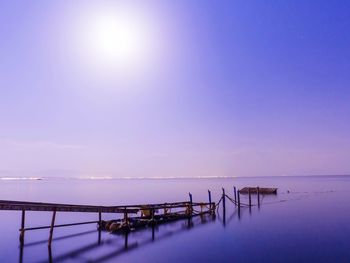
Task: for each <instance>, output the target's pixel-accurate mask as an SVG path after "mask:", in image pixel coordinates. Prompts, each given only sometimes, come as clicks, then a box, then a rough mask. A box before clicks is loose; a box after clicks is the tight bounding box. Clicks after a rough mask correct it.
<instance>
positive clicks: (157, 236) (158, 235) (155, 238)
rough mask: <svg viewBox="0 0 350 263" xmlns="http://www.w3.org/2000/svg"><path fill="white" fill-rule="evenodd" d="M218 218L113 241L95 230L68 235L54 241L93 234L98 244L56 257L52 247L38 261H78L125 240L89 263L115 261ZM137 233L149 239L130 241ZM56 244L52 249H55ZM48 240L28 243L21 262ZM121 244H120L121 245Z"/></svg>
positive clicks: (157, 228)
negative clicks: (27, 249)
mask: <svg viewBox="0 0 350 263" xmlns="http://www.w3.org/2000/svg"><path fill="white" fill-rule="evenodd" d="M215 219H216V216H215V215H209V214H205V215H202V216H197V217H193V218H189V219H187V220H186V219H185V220H179V221H176V222H171V223H167V224H162V225H155V226H153V227H150V228H147V229H142V230H137V231H134V232H130V233H123V234H113V236H114V237H113V238H112V239H108V240H102V239H101V231H99V230H93V231H85V232H81V233H77V234H72V235H66V236H62V237H58V238H54V239H53V241H54V242H55V241H58V240H65V239H70V238H73V237H78V236H84V235H88V234H92V233H96V234H97V242H93V243H90V244H88V245H84V246H82V247H79V248H77V249H74V250H71V251H68V252H66V253H63V254H61V255H54V254H53V251H52V248H51V246H49V247H48V260H44V261H38V263H43V262H63V261H65V260H69V259H76V258H77V257H80V256H82V255H83V254H84V253H87V252H91V251H94V250H96V249H98V248H100V247H102V246H114V245H115V244H116V243H119V242H120V241H121V239H123V243H124V245H121V246H120V247H119V248H117V249H116V250H113V251H112V252H109V253H106V254H103V255H101V256H99V257H98V258H95V259H92V260H91V259H89V260H87V261H88V262H96V263H97V262H105V261H108V260H111V259H114V258H116V257H118V256H121V255H123V254H125V253H127V252H130V251H134V250H135V249H137V248H140V247H144V246H147V245H150V244H152V243H154V242H159V241H162V240H164V239H166V238H169V237H171V236H174V235H176V234H180V233H182V232H185V231H191V230H192V229H194V228H198V227H200V226H203V225H205V224H208V223H213V222H215ZM169 226H171V227H175V229H173V230H171V231H169V230H167V228H169ZM135 232H139V233H140V234H142V235H143V236H147V235H149V238H146V239H145V240H137V241H130V238H129V237H130V235H132V234H134V233H135ZM54 242H53V245H52V247H54ZM46 243H47V240H41V241H36V242H32V243H28V244H25V245H22V246H20V255H19V262H20V263H22V262H24V261H23V260H24V250H25V248H26V247H33V246H37V245H42V244H46ZM119 244H120V243H119ZM79 259H80V258H79Z"/></svg>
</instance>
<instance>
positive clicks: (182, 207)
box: [0, 187, 277, 246]
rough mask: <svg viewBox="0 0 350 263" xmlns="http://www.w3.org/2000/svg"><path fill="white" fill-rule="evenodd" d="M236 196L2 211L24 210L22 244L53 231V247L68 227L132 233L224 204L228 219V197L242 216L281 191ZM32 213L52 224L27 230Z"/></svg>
mask: <svg viewBox="0 0 350 263" xmlns="http://www.w3.org/2000/svg"><path fill="white" fill-rule="evenodd" d="M233 190H234V197H233V198H231V197H230V196H228V195H227V194H226V193H225V189H224V188H223V189H222V196H221V199H220V200H219V202H218V203H217V204H216V203H215V202H212V199H211V192H210V190H208V197H209V202H200V203H195V202H193V201H192V194H191V193H189V201H183V202H175V203H161V204H142V205H121V206H120V205H119V206H96V205H75V204H59V203H42V202H24V201H10V200H0V210H12V211H21V212H22V217H21V228H20V229H19V231H20V242H21V245H23V244H24V234H25V232H27V231H32V230H40V229H49V230H50V232H49V240H48V245H49V246H51V242H52V238H53V231H54V229H55V228H57V227H68V226H76V225H84V224H97V225H98V229H99V230H100V231H101V230H106V231H110V232H128V231H133V230H136V229H139V228H142V227H147V226H152V227H153V226H154V225H156V224H163V223H167V222H171V221H174V220H180V219H189V220H190V219H191V218H192V217H194V216H201V215H204V214H211V215H215V212H216V208H217V206H218V205H219V204H220V202H222V206H223V215H224V218H225V211H226V210H225V206H226V201H225V200H226V198H227V200H229V201H231V202H232V203H233V204H234V205H235V206H236V207H237V208H238V215H240V211H241V207H247V206H248V207H249V209H251V206H253V205H254V204H252V199H251V194H257V200H258V203H257V205H258V207H259V208H260V195H266V194H277V188H260V187H244V188H242V189H240V190H239V189H237V188H236V187H234V189H233ZM240 194H243V195H244V194H248V195H249V199H248V201H249V203H248V204H245V203H243V202H241V198H240ZM28 211H45V212H52V218H51V224H50V225H47V226H37V227H26V225H25V218H26V212H28ZM58 212H70V213H96V214H98V218H97V219H98V220H93V221H87V222H77V223H70V224H60V225H58V224H56V223H55V220H56V214H57V213H58ZM103 213H113V214H116V215H119V217H118V216H116V219H114V220H108V221H104V220H102V214H103Z"/></svg>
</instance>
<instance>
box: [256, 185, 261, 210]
mask: <svg viewBox="0 0 350 263" xmlns="http://www.w3.org/2000/svg"><path fill="white" fill-rule="evenodd" d="M256 192H257V196H258V207H259V208H260V188H259V186H258V187H257V188H256Z"/></svg>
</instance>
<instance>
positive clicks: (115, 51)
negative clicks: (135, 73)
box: [83, 10, 155, 70]
mask: <svg viewBox="0 0 350 263" xmlns="http://www.w3.org/2000/svg"><path fill="white" fill-rule="evenodd" d="M85 21H86V22H85V23H84V24H85V25H84V30H83V31H84V32H83V34H84V37H83V41H84V44H83V46H84V56H85V57H87V58H88V59H89V60H90V62H92V64H94V66H99V67H104V68H105V67H111V66H112V67H113V68H120V69H123V70H126V69H128V70H130V69H132V70H135V69H136V68H138V67H145V66H146V65H147V64H149V63H150V62H151V60H152V55H151V53H152V51H154V40H155V36H154V32H153V31H152V27H151V26H150V24H149V21H148V20H147V19H145V17H144V16H142V15H140V14H138V13H135V12H125V11H124V12H121V11H115V10H112V11H111V10H103V12H101V11H100V12H92V14H90V16H88V17H86V19H85Z"/></svg>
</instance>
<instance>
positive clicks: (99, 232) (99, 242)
mask: <svg viewBox="0 0 350 263" xmlns="http://www.w3.org/2000/svg"><path fill="white" fill-rule="evenodd" d="M101 232H102V231H101V228H99V229H98V241H97V242H98V244H99V245H100V244H101Z"/></svg>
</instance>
